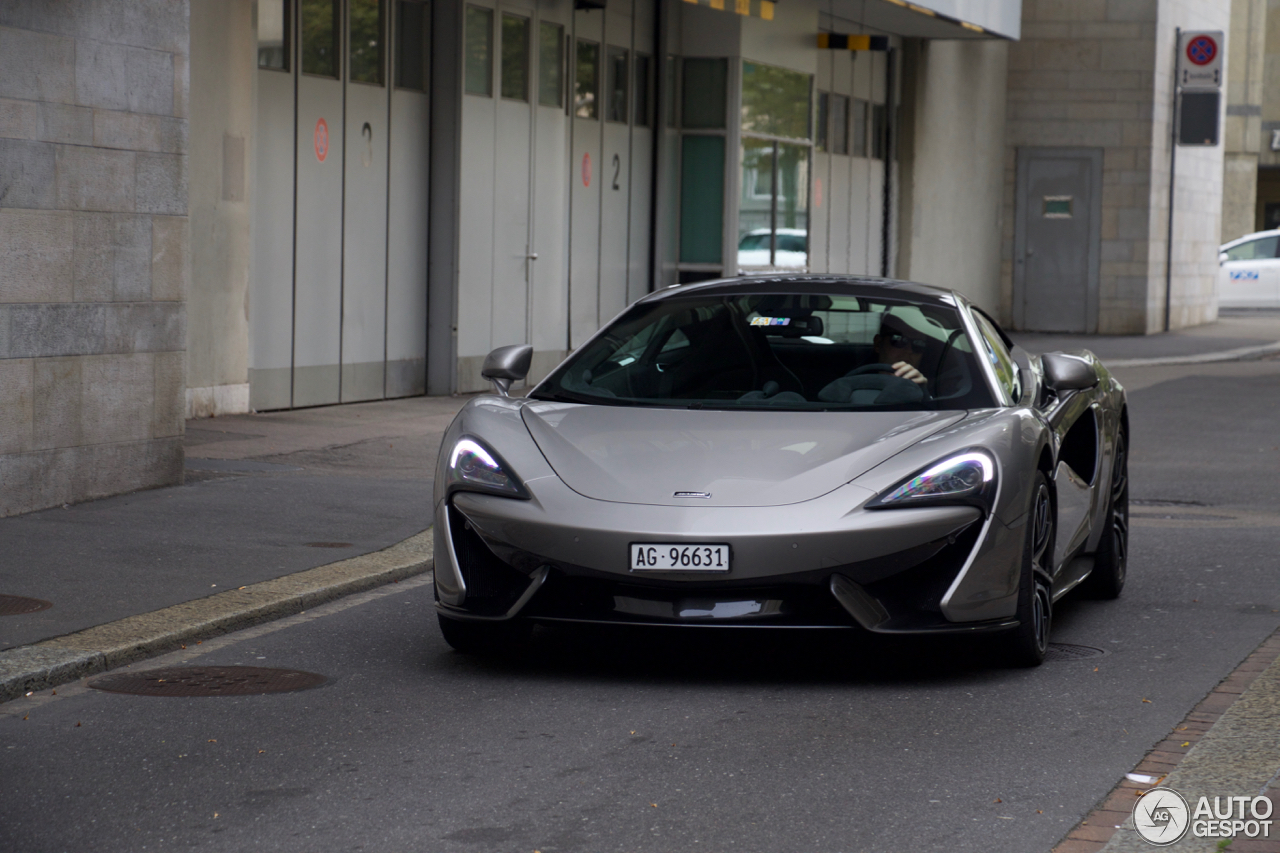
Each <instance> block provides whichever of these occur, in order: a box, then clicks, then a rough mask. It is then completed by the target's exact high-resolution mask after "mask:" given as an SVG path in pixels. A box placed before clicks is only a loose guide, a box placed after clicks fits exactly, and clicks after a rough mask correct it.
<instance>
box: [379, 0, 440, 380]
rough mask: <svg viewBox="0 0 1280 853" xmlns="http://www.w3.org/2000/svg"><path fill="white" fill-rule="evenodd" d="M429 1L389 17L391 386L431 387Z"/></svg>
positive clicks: (400, 7)
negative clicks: (390, 23) (429, 367)
mask: <svg viewBox="0 0 1280 853" xmlns="http://www.w3.org/2000/svg"><path fill="white" fill-rule="evenodd" d="M430 20H431V7H430V6H429V5H428V4H427V3H425V2H409V0H397V2H396V3H395V12H394V15H393V17H392V30H391V39H390V40H389V42H388V43H389V45H390V47H391V128H390V133H389V137H390V151H389V154H388V169H389V172H390V186H389V188H388V198H387V312H386V328H387V336H386V360H387V369H386V389H385V393H386V396H388V397H409V396H413V395H415V394H424V393H426V390H427V203H428V200H429V198H430V195H429V192H428V189H429V186H428V180H427V177H428V176H427V164H428V163H429V156H430V151H429V149H428V133H427V132H428V127H429V124H428V121H429V116H430V97H429V93H430V91H431V87H430V78H429V76H428V74H427V71H428V69H429V68H430V63H429V58H430V52H429V50H428V46H429V45H430V44H431V39H430V38H429V33H428V26H429V22H430Z"/></svg>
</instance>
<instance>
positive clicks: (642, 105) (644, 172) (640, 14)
mask: <svg viewBox="0 0 1280 853" xmlns="http://www.w3.org/2000/svg"><path fill="white" fill-rule="evenodd" d="M654 15H655V5H654V0H633V2H632V4H631V69H632V75H631V110H630V116H631V175H630V180H629V184H630V186H631V217H630V221H629V223H628V232H627V254H628V269H627V293H626V299H625V301H626V302H627V303H631V302H634V301H635V300H637V299H639V298H640V297H641V296H644V295H645V294H646V293H648V292H649V290H650V286H651V282H652V280H653V277H652V275H651V273H650V269H649V252H650V242H651V238H650V231H651V224H650V216H651V207H650V205H651V204H652V195H653V189H652V183H653V128H654V127H656V126H657V125H656V124H655V123H656V121H657V118H656V117H655V116H654V114H653V104H654V92H655V91H656V77H655V75H656V74H657V71H658V68H659V66H658V65H657V64H656V57H654V56H653V37H654V30H653V24H654Z"/></svg>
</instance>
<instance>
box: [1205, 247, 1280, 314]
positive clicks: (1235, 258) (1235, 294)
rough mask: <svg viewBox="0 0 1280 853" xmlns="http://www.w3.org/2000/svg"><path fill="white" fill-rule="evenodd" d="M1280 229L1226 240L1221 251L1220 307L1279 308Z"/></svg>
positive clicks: (1219, 273) (1219, 272)
mask: <svg viewBox="0 0 1280 853" xmlns="http://www.w3.org/2000/svg"><path fill="white" fill-rule="evenodd" d="M1278 246H1280V231H1258V232H1255V233H1253V234H1246V235H1244V236H1243V237H1241V238H1239V239H1238V240H1232V241H1231V242H1230V243H1224V244H1223V246H1222V248H1220V249H1219V250H1218V251H1219V253H1220V254H1219V255H1218V307H1220V308H1280V257H1276V255H1277V247H1278Z"/></svg>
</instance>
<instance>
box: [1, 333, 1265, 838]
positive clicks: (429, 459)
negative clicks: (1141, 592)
mask: <svg viewBox="0 0 1280 853" xmlns="http://www.w3.org/2000/svg"><path fill="white" fill-rule="evenodd" d="M1013 337H1014V339H1015V340H1016V341H1017V342H1018V343H1020V344H1022V345H1024V346H1026V347H1027V348H1028V349H1029V350H1031V351H1032V352H1046V351H1052V350H1059V349H1061V350H1076V349H1089V350H1092V351H1093V352H1094V353H1096V354H1097V355H1098V356H1099V357H1100V358H1102V360H1103V361H1105V362H1107V363H1108V364H1110V365H1112V366H1117V367H1121V366H1128V367H1142V366H1147V365H1154V364H1170V363H1172V364H1186V363H1189V362H1190V363H1198V362H1211V361H1223V360H1231V359H1240V358H1262V357H1267V356H1268V355H1270V354H1272V353H1277V352H1280V311H1277V312H1262V311H1257V312H1240V313H1232V314H1227V315H1224V316H1223V317H1221V318H1220V319H1219V320H1218V321H1217V322H1216V323H1212V324H1209V325H1206V326H1201V327H1198V328H1195V329H1185V330H1180V331H1176V332H1172V333H1167V334H1162V335H1149V336H1143V337H1117V336H1088V335H1046V334H1027V333H1015V334H1014V335H1013ZM466 400H467V398H466V397H456V398H448V397H419V398H413V399H407V400H392V401H385V402H375V403H364V404H357V405H348V406H334V407H328V408H317V409H307V410H299V411H291V412H276V413H267V414H253V415H240V416H234V417H223V418H216V419H208V420H199V421H190V422H188V424H187V431H186V448H187V459H186V472H187V477H186V483H185V484H184V485H182V486H176V487H172V488H166V489H157V490H154V491H148V492H138V493H134V494H130V495H121V496H118V497H113V498H107V499H103V500H98V501H92V502H89V503H84V504H78V505H74V506H67V507H62V508H59V509H50V510H44V511H42V512H36V513H30V514H28V515H24V516H17V517H13V518H5V519H0V555H3V556H2V557H0V614H4V612H5V607H4V605H5V603H6V599H5V598H4V596H21V597H26V598H30V599H40V600H43V601H46V602H51V603H52V606H51V607H49V608H47V609H44V610H41V611H38V612H32V613H25V614H18V615H0V702H3V701H7V700H8V699H11V698H14V697H16V696H20V695H22V694H23V693H25V692H27V691H33V690H43V689H47V688H51V687H56V686H57V685H58V684H61V683H65V682H68V681H73V680H76V679H79V678H82V677H84V676H86V675H89V674H92V673H95V672H100V671H103V670H105V669H110V668H112V667H115V666H121V665H124V664H126V663H130V662H133V661H136V660H140V659H143V658H147V657H151V656H154V655H158V654H161V653H163V652H166V651H169V650H172V649H174V648H177V647H178V646H179V645H180V644H182V643H186V642H189V641H195V640H197V639H199V638H203V637H207V636H212V635H216V634H220V633H226V632H229V631H234V630H238V629H240V628H244V627H247V626H249V625H252V624H255V623H258V622H262V621H266V620H270V619H275V618H279V617H281V616H285V615H288V614H292V613H297V612H299V611H301V610H305V609H307V608H309V607H313V606H315V605H316V604H319V603H321V602H323V601H326V600H330V599H333V598H337V597H340V596H342V595H347V594H350V593H352V592H355V591H358V590H361V589H367V588H370V587H372V586H376V585H379V584H384V583H390V582H393V581H396V580H399V579H402V578H406V577H410V576H413V575H416V574H421V573H424V572H427V571H430V569H431V566H432V562H431V531H430V530H429V529H428V527H429V525H430V520H431V511H430V510H431V507H430V502H431V487H432V477H433V473H434V466H435V461H436V456H437V454H438V452H439V445H440V440H441V437H442V435H443V433H444V430H445V429H446V428H447V426H448V424H449V422H450V421H451V420H452V418H453V416H454V414H455V413H456V412H457V410H458V409H460V408H461V407H462V405H463V404H464V403H465V402H466ZM1273 646H1274V647H1275V648H1274V651H1280V640H1277V641H1276V642H1275V643H1273ZM1273 656H1274V652H1273ZM1253 665H1254V666H1255V669H1256V668H1257V662H1256V661H1255V662H1254V664H1253ZM1265 669H1266V672H1265V673H1263V675H1261V676H1259V677H1258V680H1257V682H1256V683H1255V684H1254V685H1253V686H1251V687H1249V688H1248V690H1246V691H1245V692H1244V696H1243V698H1242V699H1241V701H1240V702H1239V703H1237V704H1238V705H1240V709H1241V713H1238V714H1235V715H1232V716H1230V718H1229V719H1227V718H1224V724H1225V725H1227V727H1228V728H1229V729H1230V731H1229V732H1226V731H1224V732H1223V733H1222V736H1221V737H1210V736H1209V735H1212V734H1213V733H1214V732H1216V731H1217V730H1218V728H1219V727H1218V726H1217V725H1216V724H1215V725H1214V726H1213V727H1211V728H1209V729H1208V734H1207V735H1206V736H1205V737H1204V738H1202V739H1201V742H1199V743H1196V745H1195V746H1192V747H1191V748H1190V749H1189V750H1188V754H1187V759H1186V760H1187V762H1188V766H1187V768H1186V769H1187V772H1188V773H1190V772H1191V771H1194V778H1195V779H1197V780H1199V779H1205V778H1209V779H1212V780H1214V783H1215V784H1218V785H1221V787H1220V788H1219V789H1217V792H1218V793H1222V794H1228V793H1244V792H1245V788H1244V787H1241V786H1242V785H1244V784H1246V783H1247V784H1253V781H1252V780H1253V777H1254V776H1257V774H1258V773H1259V772H1260V770H1259V768H1257V767H1252V766H1251V767H1250V768H1249V774H1250V775H1249V778H1248V779H1247V780H1246V779H1245V778H1244V777H1242V776H1241V772H1242V768H1241V767H1238V766H1237V765H1236V764H1234V763H1233V762H1234V761H1235V759H1234V758H1233V756H1234V755H1235V754H1236V753H1235V752H1233V751H1232V750H1231V749H1229V748H1224V746H1223V745H1224V744H1226V745H1228V746H1229V745H1230V744H1231V743H1235V742H1237V741H1236V739H1237V738H1239V737H1241V736H1242V735H1247V734H1248V733H1249V732H1252V735H1250V736H1257V737H1271V738H1272V739H1274V732H1275V731H1276V728H1277V724H1276V722H1275V721H1277V720H1280V699H1277V698H1276V697H1277V696H1280V663H1276V664H1274V665H1271V666H1269V667H1265ZM1233 678H1234V679H1235V681H1232V679H1233ZM1227 681H1228V682H1231V683H1237V682H1238V681H1239V678H1238V677H1236V676H1235V675H1233V676H1232V677H1230V678H1228V679H1227ZM1224 683H1226V682H1224ZM1246 699H1247V700H1248V701H1247V702H1246V701H1245V700H1246ZM1251 727H1252V728H1251ZM1202 747H1203V748H1202ZM1197 750H1199V752H1197ZM1276 764H1277V766H1280V757H1277V761H1276ZM1141 766H1142V765H1140V767H1141ZM1172 772H1173V774H1174V775H1173V776H1171V777H1170V782H1171V783H1176V782H1177V781H1180V778H1181V777H1179V776H1178V775H1177V774H1178V772H1179V771H1178V770H1177V769H1175V770H1173V771H1172ZM1184 775H1186V774H1184ZM1188 778H1189V779H1190V778H1191V777H1188ZM1266 778H1267V779H1270V778H1271V777H1270V776H1269V775H1268V776H1267V777H1266ZM1233 780H1234V782H1233ZM1124 784H1125V783H1121V786H1118V787H1117V791H1120V790H1121V788H1122V787H1123V786H1124ZM1233 784H1235V787H1233ZM1128 787H1130V788H1132V787H1134V786H1133V785H1131V784H1130V785H1129V786H1128ZM1236 787H1239V788H1240V790H1236ZM1184 793H1191V792H1190V791H1187V792H1184ZM1208 793H1210V794H1212V793H1214V792H1212V791H1211V792H1208ZM1113 795H1114V794H1113ZM1119 796H1120V798H1121V799H1123V798H1124V796H1129V797H1131V796H1132V794H1131V793H1129V792H1128V790H1127V789H1125V791H1124V792H1123V793H1122V794H1121V795H1119ZM1108 801H1110V800H1108ZM1098 813H1099V814H1101V813H1102V812H1098ZM1107 815H1108V816H1109V817H1110V813H1107ZM1118 822H1119V821H1118V820H1112V822H1111V823H1110V824H1109V825H1108V826H1107V827H1105V830H1106V831H1105V832H1103V831H1102V830H1103V829H1104V828H1103V827H1099V826H1097V825H1096V824H1095V825H1094V826H1092V827H1088V829H1089V830H1091V831H1085V832H1081V830H1082V827H1083V824H1082V827H1078V828H1077V830H1076V832H1077V833H1078V834H1075V835H1073V836H1071V837H1070V838H1068V839H1067V840H1065V841H1064V845H1069V846H1062V847H1061V848H1060V849H1061V850H1062V851H1063V853H1067V851H1071V853H1076V851H1086V850H1090V851H1091V850H1098V849H1100V848H1101V847H1102V846H1103V844H1104V843H1106V841H1107V840H1108V839H1111V835H1112V833H1114V832H1115V830H1114V828H1113V827H1114V826H1115V825H1116V823H1118ZM1130 825H1131V824H1130ZM1092 830H1098V831H1092ZM1103 836H1105V837H1103ZM1111 840H1112V841H1113V844H1112V846H1110V847H1108V848H1107V849H1108V850H1120V849H1137V848H1133V847H1132V845H1133V844H1134V843H1140V842H1135V841H1134V839H1133V838H1132V832H1131V831H1129V832H1125V833H1119V834H1118V835H1117V837H1116V838H1114V839H1111ZM1175 849H1184V848H1183V847H1182V846H1179V847H1177V848H1175ZM1186 849H1189V848H1186ZM1207 849H1212V848H1207ZM1233 849H1240V850H1246V849H1255V850H1256V849H1277V850H1280V845H1278V846H1276V847H1275V848H1263V847H1257V846H1249V845H1246V844H1243V843H1239V844H1237V845H1236V846H1235V847H1233Z"/></svg>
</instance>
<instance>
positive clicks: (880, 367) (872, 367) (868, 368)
mask: <svg viewBox="0 0 1280 853" xmlns="http://www.w3.org/2000/svg"><path fill="white" fill-rule="evenodd" d="M864 373H888V374H889V375H891V376H893V365H892V364H864V365H862V367H859V368H858V369H857V370H850V371H849V372H848V373H846V374H845V376H861V375H862V374H864ZM894 378H895V379H902V377H901V376H894ZM906 381H907V382H910V381H911V380H910V379H908V380H906Z"/></svg>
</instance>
